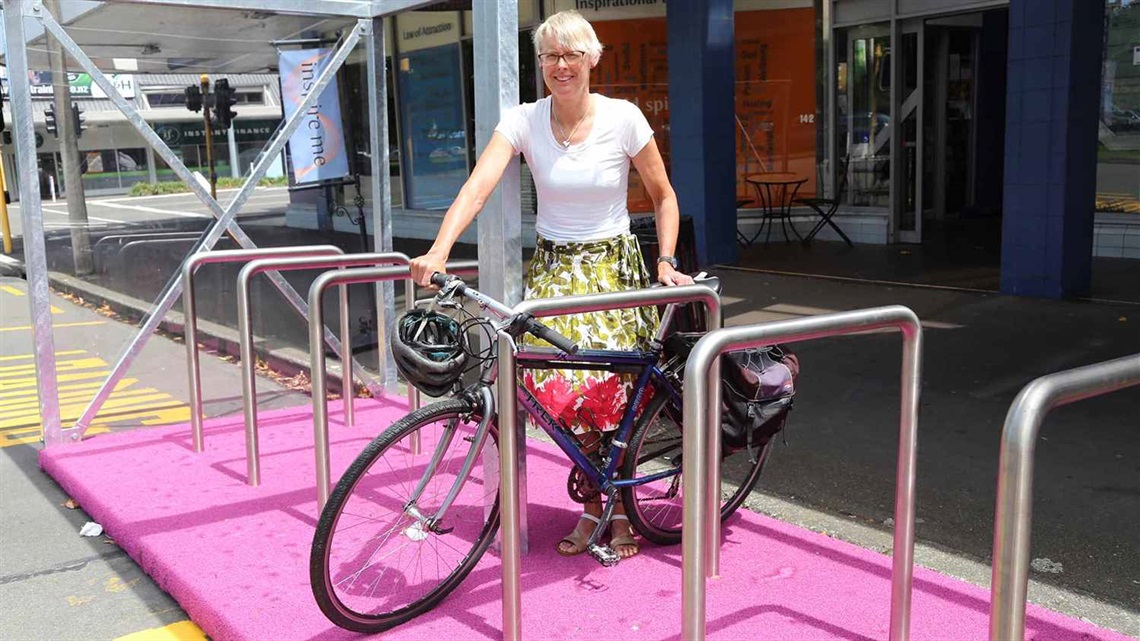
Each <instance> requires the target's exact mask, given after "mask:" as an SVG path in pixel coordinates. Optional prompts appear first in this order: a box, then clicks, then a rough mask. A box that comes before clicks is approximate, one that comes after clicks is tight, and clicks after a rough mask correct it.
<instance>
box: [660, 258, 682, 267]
mask: <svg viewBox="0 0 1140 641" xmlns="http://www.w3.org/2000/svg"><path fill="white" fill-rule="evenodd" d="M657 262H659V263H669V264H670V265H672V266H673V269H677V268H679V267H680V266H681V263H680V261H678V260H677V259H676V258H674V257H673V256H658V257H657Z"/></svg>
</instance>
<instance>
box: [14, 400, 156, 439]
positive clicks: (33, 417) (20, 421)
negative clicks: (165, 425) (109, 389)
mask: <svg viewBox="0 0 1140 641" xmlns="http://www.w3.org/2000/svg"><path fill="white" fill-rule="evenodd" d="M168 398H170V394H167V393H166V392H158V393H156V394H147V395H145V396H138V397H135V398H112V399H107V400H106V401H105V402H104V403H103V408H105V409H114V408H122V407H130V408H132V409H134V408H135V406H137V405H142V406H143V407H146V404H147V402H148V401H163V400H166V399H168ZM89 404H90V403H89V402H88V401H83V402H80V403H70V404H68V405H60V406H59V413H60V415H61V416H70V415H72V414H74V415H76V418H78V415H79V414H80V413H81V412H82V411H83V410H85V409H87V406H88V405H89ZM39 420H40V408H39V407H34V408H32V409H30V410H29V409H25V410H21V411H18V412H7V411H6V412H4V418H0V430H3V429H8V428H12V427H26V426H28V425H34V424H36V423H38V422H39Z"/></svg>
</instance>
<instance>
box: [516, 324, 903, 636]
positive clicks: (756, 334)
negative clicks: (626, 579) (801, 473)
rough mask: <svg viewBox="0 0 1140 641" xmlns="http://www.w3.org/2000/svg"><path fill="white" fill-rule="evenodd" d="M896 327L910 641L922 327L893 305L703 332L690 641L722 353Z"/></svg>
mask: <svg viewBox="0 0 1140 641" xmlns="http://www.w3.org/2000/svg"><path fill="white" fill-rule="evenodd" d="M891 327H894V328H898V329H899V330H900V331H902V334H903V360H902V402H901V417H900V420H899V458H898V471H897V481H896V487H895V538H894V563H893V570H892V574H891V627H890V638H891V640H892V641H906V639H907V638H908V637H909V635H910V596H911V582H912V574H913V570H914V479H915V460H916V445H917V434H918V395H919V386H920V382H921V378H922V377H921V373H922V325H921V324H920V323H919V320H918V317H917V316H916V315H915V313H914V312H913V311H911V310H910V309H908V308H906V307H903V306H901V305H892V306H888V307H876V308H872V309H863V310H857V311H851V312H842V313H838V314H824V315H820V316H812V317H809V318H797V319H793V320H785V321H776V322H772V323H763V324H759V325H747V326H744V327H729V328H725V329H717V330H713V331H711V332H709V333H708V334H706V335H705V336H703V337H701V339H700V340H699V341H697V344H696V345H695V346H693V351H692V352H690V353H689V360H688V362H687V363H686V364H685V376H684V380H685V389H684V399H683V403H684V428H683V429H684V433H685V439H684V447H683V450H682V453H681V459H682V469H681V476H682V479H683V481H682V483H683V485H682V488H683V492H684V495H685V496H684V504H683V509H684V515H683V517H682V522H681V523H682V525H681V527H682V529H683V531H684V532H685V535H684V536H683V537H682V539H681V545H682V561H683V562H682V582H683V586H682V592H681V610H682V623H681V625H682V627H681V637H682V638H684V639H686V641H701V640H703V639H704V638H705V581H706V577H709V576H716V575H717V574H718V573H719V567H718V565H719V553H720V549H719V542H720V518H719V517H720V501H719V492H720V490H719V488H720V457H719V456H717V454H718V453H719V452H720V411H719V408H720V356H721V355H722V354H724V353H726V352H732V351H738V350H742V349H748V348H751V347H762V346H765V345H772V344H774V343H777V342H780V341H788V342H791V341H803V340H810V339H814V338H825V337H828V336H839V335H843V334H854V333H860V332H866V331H871V330H877V329H885V328H891ZM501 438H502V437H501V435H500V439H501ZM705 466H707V467H705ZM702 500H703V503H701V501H702ZM706 563H707V567H706Z"/></svg>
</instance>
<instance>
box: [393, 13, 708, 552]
mask: <svg viewBox="0 0 1140 641" xmlns="http://www.w3.org/2000/svg"><path fill="white" fill-rule="evenodd" d="M534 43H535V49H536V50H537V51H538V58H539V62H540V64H541V67H542V77H543V80H544V81H545V82H546V87H547V89H548V90H549V91H550V96H548V97H546V98H543V99H541V100H539V101H537V102H534V103H530V104H524V105H519V106H518V107H516V108H514V109H511V110H510V111H508V112H507V113H506V114H504V116H503V119H502V121H501V122H500V123H499V126H498V127H496V128H495V133H494V134H493V135H492V137H491V141H490V142H489V143H488V144H487V148H486V149H485V150H484V151H483V154H482V155H481V156H480V157H479V162H478V163H477V164H476V165H475V169H474V170H473V171H472V172H471V176H470V178H468V180H467V182H466V184H464V186H463V188H462V189H461V190H460V191H459V195H458V196H457V197H456V198H455V202H453V203H452V205H451V208H450V209H448V211H447V215H446V216H444V219H443V224H442V225H441V227H440V230H439V233H438V235H437V236H436V240H435V243H434V244H433V245H432V247H431V249H430V250H429V251H428V253H426V254H425V255H423V256H420V257H418V258H416V259H414V260H413V261H412V277H413V278H414V279H415V280H416V282H418V283H420V284H421V285H428V284H429V281H430V279H431V275H432V274H433V273H435V272H443V271H444V263H445V262H446V261H447V258H448V255H449V254H450V253H451V248H452V246H453V245H454V244H455V241H456V239H458V238H459V235H460V234H462V233H463V231H464V230H465V229H466V228H467V226H468V225H470V224H471V221H472V220H474V219H475V216H476V215H477V214H478V213H479V211H480V210H481V209H482V208H483V205H484V203H485V202H486V200H487V198H488V197H489V196H490V195H491V192H492V191H493V190H494V188H495V186H496V185H497V184H498V182H499V179H500V178H501V177H502V175H503V171H504V170H505V169H506V166H507V164H508V163H509V162H510V160H511V157H512V156H513V155H515V154H519V153H521V154H523V155H524V156H525V157H526V160H527V164H528V166H529V167H530V170H531V174H532V175H533V176H534V183H535V187H536V189H537V193H538V216H537V223H536V230H537V232H538V241H537V246H536V249H535V253H534V257H533V258H532V260H531V262H530V268H529V269H528V270H527V274H526V288H525V297H526V298H532V297H537V298H550V297H554V296H566V295H571V294H589V293H597V292H604V291H617V290H628V289H638V288H643V287H647V286H649V275H648V274H647V273H646V271H645V267H644V264H643V262H642V257H641V250H640V248H639V247H638V244H637V239H636V238H635V237H634V236H633V235H632V234H630V233H629V211H628V210H627V209H626V197H627V191H628V183H629V166H630V162H631V161H632V163H633V166H634V167H636V168H637V172H638V174H639V175H640V176H641V179H642V182H643V183H644V184H645V188H646V190H647V191H648V192H649V196H650V198H652V200H653V204H654V211H655V212H656V219H657V239H658V246H659V248H660V254H661V257H660V258H659V259H658V262H657V265H656V271H657V280H658V282H660V283H663V284H665V285H680V284H689V283H692V282H693V281H692V278H690V277H689V276H687V275H685V274H682V273H680V272H678V271H677V269H676V267H677V262H676V260H675V259H674V258H673V253H674V249H675V247H676V243H677V230H678V227H679V225H680V213H679V211H678V207H677V196H676V194H675V193H674V192H673V187H672V186H671V185H670V184H669V178H668V176H667V175H666V173H665V164H664V162H663V161H662V160H661V152H660V151H659V150H658V148H657V143H656V142H655V141H654V139H653V130H652V129H651V128H650V127H649V123H648V122H647V121H646V119H645V116H644V114H642V113H641V110H640V109H638V107H637V106H636V105H633V104H632V103H629V102H627V101H624V100H615V99H611V98H607V97H605V96H603V95H600V94H591V93H590V70H591V69H593V68H594V67H595V66H596V65H597V64H598V60H599V59H600V58H601V54H602V44H601V43H600V42H598V37H597V35H596V34H595V33H594V29H593V27H591V26H590V23H589V22H587V21H586V20H585V19H584V18H582V16H581V15H579V14H578V12H576V11H563V12H561V13H557V14H554V15H552V16H550V17H549V18H547V19H546V21H545V22H543V23H542V25H541V26H539V28H538V29H537V30H536V31H535V33H534ZM657 322H658V320H657V313H656V310H655V309H653V308H639V309H627V310H612V311H607V312H597V313H592V314H576V315H572V316H565V317H558V318H551V319H547V324H548V325H550V326H551V327H552V328H553V329H555V330H557V331H559V332H561V333H562V334H564V335H566V336H568V337H570V338H571V339H573V340H574V341H576V342H578V344H579V345H581V346H583V347H589V348H594V349H633V348H636V347H645V344H646V342H647V341H648V340H649V339H650V338H651V337H652V336H653V333H654V331H655V330H656V325H657ZM526 338H528V339H529V338H530V337H526ZM524 340H525V339H524ZM530 342H537V341H534V340H531V341H530ZM524 382H525V384H526V385H527V386H528V387H529V388H530V389H531V390H532V391H533V392H534V393H535V395H536V396H537V397H538V399H539V400H540V401H542V402H543V404H544V406H545V407H546V408H547V409H549V410H550V411H551V413H552V414H553V415H554V416H556V417H558V418H560V419H561V420H563V421H564V422H565V424H566V425H568V426H570V427H571V428H572V429H573V430H574V432H575V433H576V434H578V436H579V438H580V439H581V441H582V443H583V444H584V446H586V447H588V448H596V447H598V444H599V443H600V442H601V440H602V439H601V438H600V436H601V433H603V432H607V431H611V430H613V429H616V428H617V426H618V422H619V420H620V418H621V416H620V411H621V408H622V407H624V405H625V399H626V395H627V393H628V392H629V390H630V388H631V387H632V381H631V380H629V377H628V376H618V375H613V374H607V373H605V372H592V371H581V370H566V371H539V372H528V373H527V376H526V379H525V381H524ZM601 513H602V505H601V502H600V500H599V499H594V500H593V501H590V502H588V503H586V505H585V513H584V514H583V515H582V517H581V518H580V519H579V521H578V524H577V525H576V527H575V528H574V530H573V531H572V532H571V533H570V534H568V535H567V536H566V537H565V538H563V539H562V540H561V541H559V542H558V552H559V554H562V555H564V556H572V555H575V554H580V553H582V552H584V551H585V549H586V541H587V539H588V538H589V537H590V534H591V533H592V532H593V530H594V528H595V527H597V525H598V523H599V518H598V517H599V516H600V515H601ZM610 545H611V546H612V547H613V548H614V550H615V551H616V552H617V553H618V554H619V555H621V556H622V557H623V558H624V557H630V556H633V555H634V554H637V553H638V551H639V547H638V544H637V541H636V539H634V538H633V533H632V531H631V529H630V526H629V520H628V518H626V516H625V514H623V513H621V508H620V506H619V507H618V508H617V510H616V511H615V515H614V519H613V522H612V524H611V531H610Z"/></svg>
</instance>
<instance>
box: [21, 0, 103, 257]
mask: <svg viewBox="0 0 1140 641" xmlns="http://www.w3.org/2000/svg"><path fill="white" fill-rule="evenodd" d="M59 5H60V2H59V0H43V9H42V11H41V13H45V12H50V13H51V14H52V15H53V16H54V15H59V13H60V10H59ZM32 10H33V11H35V10H36V7H35V6H34V5H33V8H32ZM44 46H45V47H46V48H47V54H48V65H49V66H50V67H51V74H52V81H51V84H52V92H53V98H52V105H53V109H54V110H55V121H56V134H57V135H56V138H57V140H58V141H59V156H60V159H61V160H62V161H63V178H64V180H65V182H66V183H67V222H68V233H69V234H70V236H71V255H72V260H74V261H75V273H76V274H77V275H79V276H84V275H87V274H90V273H92V272H94V271H95V267H94V262H93V261H92V259H91V235H90V229H89V223H88V221H87V199H86V196H85V195H84V188H83V172H82V171H81V170H80V161H79V131H78V130H77V129H76V124H77V123H76V122H75V120H73V119H72V116H71V109H72V102H71V86H70V83H69V82H68V80H67V63H66V62H65V60H64V56H63V50H62V49H61V48H60V44H59V43H58V42H56V41H55V40H53V39H52V38H45V39H44Z"/></svg>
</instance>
